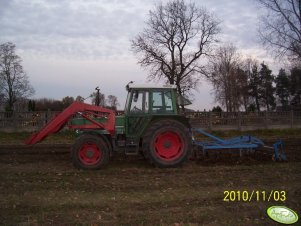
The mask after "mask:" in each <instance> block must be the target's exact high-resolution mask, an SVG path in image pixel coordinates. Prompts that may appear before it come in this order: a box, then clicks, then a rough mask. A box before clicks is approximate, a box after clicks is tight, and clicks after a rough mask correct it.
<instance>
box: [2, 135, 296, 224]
mask: <svg viewBox="0 0 301 226" xmlns="http://www.w3.org/2000/svg"><path fill="white" fill-rule="evenodd" d="M285 142H286V152H287V156H288V159H289V161H288V162H273V161H272V160H271V152H267V151H265V152H255V153H249V154H247V153H243V155H242V156H240V155H239V152H238V151H212V152H210V153H209V156H203V155H202V154H201V153H200V154H199V155H198V157H197V159H191V160H189V161H187V162H186V163H185V164H184V165H183V166H182V167H179V168H171V169H160V168H155V167H153V166H151V165H150V164H149V163H148V162H147V161H146V160H144V159H143V158H142V157H127V156H124V155H122V154H119V155H117V156H115V157H114V159H111V160H110V163H109V165H108V167H106V168H105V169H102V170H98V171H81V170H76V169H75V168H74V167H73V165H72V163H71V158H70V153H69V150H70V148H69V145H37V146H34V147H25V146H22V145H17V146H12V145H7V146H4V145H2V146H1V147H0V171H1V174H0V222H1V225H175V226H179V225H209V226H214V225H216V226H220V225H244V226H248V225H279V224H278V223H276V222H274V221H273V220H271V219H270V218H269V217H268V216H267V214H266V210H267V209H268V208H269V207H270V206H273V205H278V206H287V207H289V208H291V209H293V210H294V211H295V212H297V214H298V215H299V218H300V216H301V154H300V153H301V147H300V144H301V141H300V139H297V138H294V139H287V140H286V141H285ZM267 143H271V141H267ZM231 191H233V192H232V193H231V194H235V197H234V195H232V197H227V192H231ZM244 191H246V192H247V193H248V199H245V200H242V199H243V198H245V197H242V196H240V195H238V194H239V193H240V194H242V193H243V192H244ZM253 191H254V194H255V196H252V198H251V199H250V197H251V194H252V192H253ZM246 192H244V194H247V193H246ZM264 194H265V195H264ZM283 195H284V196H283ZM239 197H240V200H238V199H239ZM227 199H228V200H229V201H226V200H227ZM231 199H232V200H231ZM298 223H299V225H301V224H300V220H299V222H298ZM298 223H297V224H295V225H298Z"/></svg>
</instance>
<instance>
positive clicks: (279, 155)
mask: <svg viewBox="0 0 301 226" xmlns="http://www.w3.org/2000/svg"><path fill="white" fill-rule="evenodd" d="M191 131H192V133H193V134H194V133H199V134H202V135H204V136H206V137H208V138H210V139H211V140H209V141H207V140H206V141H197V140H195V139H194V138H193V144H194V145H196V146H200V147H201V148H202V150H203V152H207V150H212V149H215V150H216V149H239V150H256V149H258V148H262V147H265V148H271V149H273V150H274V155H273V158H274V159H275V160H276V161H280V160H284V161H287V157H286V155H285V152H284V143H283V141H282V140H278V141H277V142H276V143H275V144H273V147H268V146H265V145H264V142H263V141H262V140H260V139H259V138H257V137H254V136H249V135H243V136H238V137H234V138H230V139H221V138H219V137H216V136H214V135H213V134H210V133H208V132H205V131H204V130H202V129H199V128H192V129H191Z"/></svg>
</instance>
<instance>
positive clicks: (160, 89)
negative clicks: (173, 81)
mask: <svg viewBox="0 0 301 226" xmlns="http://www.w3.org/2000/svg"><path fill="white" fill-rule="evenodd" d="M127 90H128V96H127V101H126V106H125V114H126V115H127V116H131V115H134V116H136V115H165V114H168V115H170V114H175V115H176V114H178V112H177V103H176V100H177V97H176V95H177V94H176V86H175V85H163V86H162V85H161V86H150V85H136V84H135V85H134V84H129V85H128V86H127Z"/></svg>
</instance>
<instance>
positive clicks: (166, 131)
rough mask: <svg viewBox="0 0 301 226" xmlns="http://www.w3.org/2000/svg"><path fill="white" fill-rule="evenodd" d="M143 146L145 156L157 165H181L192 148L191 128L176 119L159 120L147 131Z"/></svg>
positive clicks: (163, 166)
mask: <svg viewBox="0 0 301 226" xmlns="http://www.w3.org/2000/svg"><path fill="white" fill-rule="evenodd" d="M142 147H143V153H144V155H145V157H146V158H147V159H148V160H149V161H150V163H152V164H154V165H155V166H158V167H162V168H166V167H176V166H179V165H181V164H182V163H183V162H184V161H185V160H186V159H187V158H188V156H189V154H190V151H191V148H192V142H191V136H190V131H189V128H187V127H186V126H184V125H183V124H182V123H180V122H178V121H175V120H160V121H157V122H155V123H154V124H152V125H151V126H150V127H149V128H148V129H147V131H146V132H145V134H144V137H143V146H142Z"/></svg>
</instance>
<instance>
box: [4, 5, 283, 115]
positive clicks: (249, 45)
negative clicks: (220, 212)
mask: <svg viewBox="0 0 301 226" xmlns="http://www.w3.org/2000/svg"><path fill="white" fill-rule="evenodd" d="M191 1H193V0H191ZM164 2H166V1H163V3H164ZM195 2H196V4H197V5H200V6H204V7H206V8H207V9H208V10H209V11H212V12H214V13H215V14H216V16H217V17H218V18H219V19H220V20H221V21H222V23H221V28H222V34H221V40H222V41H224V42H232V43H234V44H235V45H236V46H237V47H238V49H239V50H240V51H241V52H242V54H244V55H248V56H252V57H256V58H257V59H259V60H260V61H263V60H264V61H265V62H266V63H268V64H269V65H270V66H271V67H272V68H277V66H275V63H274V62H273V60H272V59H271V58H270V57H269V56H268V55H267V54H266V51H265V50H264V49H263V48H262V47H261V46H260V44H259V42H258V40H257V38H256V30H257V24H258V23H257V12H258V7H257V6H256V4H255V3H254V1H253V0H231V1H230V0H198V1H195ZM158 3H159V1H156V0H0V43H4V42H8V41H10V42H13V43H15V44H16V46H17V53H18V54H19V56H20V57H21V58H22V59H23V67H24V69H25V71H26V73H27V74H28V76H29V78H30V82H31V84H32V85H33V87H34V88H35V90H36V94H35V96H34V97H35V98H41V97H47V98H54V99H62V98H63V97H65V96H73V97H76V96H78V95H81V96H83V97H87V96H89V94H90V93H92V92H93V91H94V88H95V87H96V86H99V87H100V89H101V92H103V93H105V94H106V95H109V94H112V95H115V96H117V97H118V99H119V102H120V105H121V106H120V107H119V108H121V109H122V108H123V105H124V102H125V97H126V91H125V88H124V87H125V85H126V84H127V83H128V82H129V81H135V82H137V83H146V82H147V71H145V70H143V69H141V68H140V66H139V65H137V58H136V57H135V56H134V55H133V53H132V52H131V51H130V40H131V39H132V38H133V37H134V36H135V35H137V34H138V33H139V32H140V31H142V30H143V28H144V26H145V21H146V20H147V18H148V12H149V10H151V9H154V6H155V5H156V4H158ZM277 69H278V68H277ZM274 73H276V72H275V71H274ZM194 99H195V100H194V104H193V105H192V106H191V107H192V108H194V109H200V110H203V109H207V110H208V109H211V108H212V106H214V105H216V104H215V103H214V98H213V95H212V90H211V87H210V85H208V84H207V83H206V82H202V84H201V85H200V86H199V91H198V92H196V93H195V97H194Z"/></svg>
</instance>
